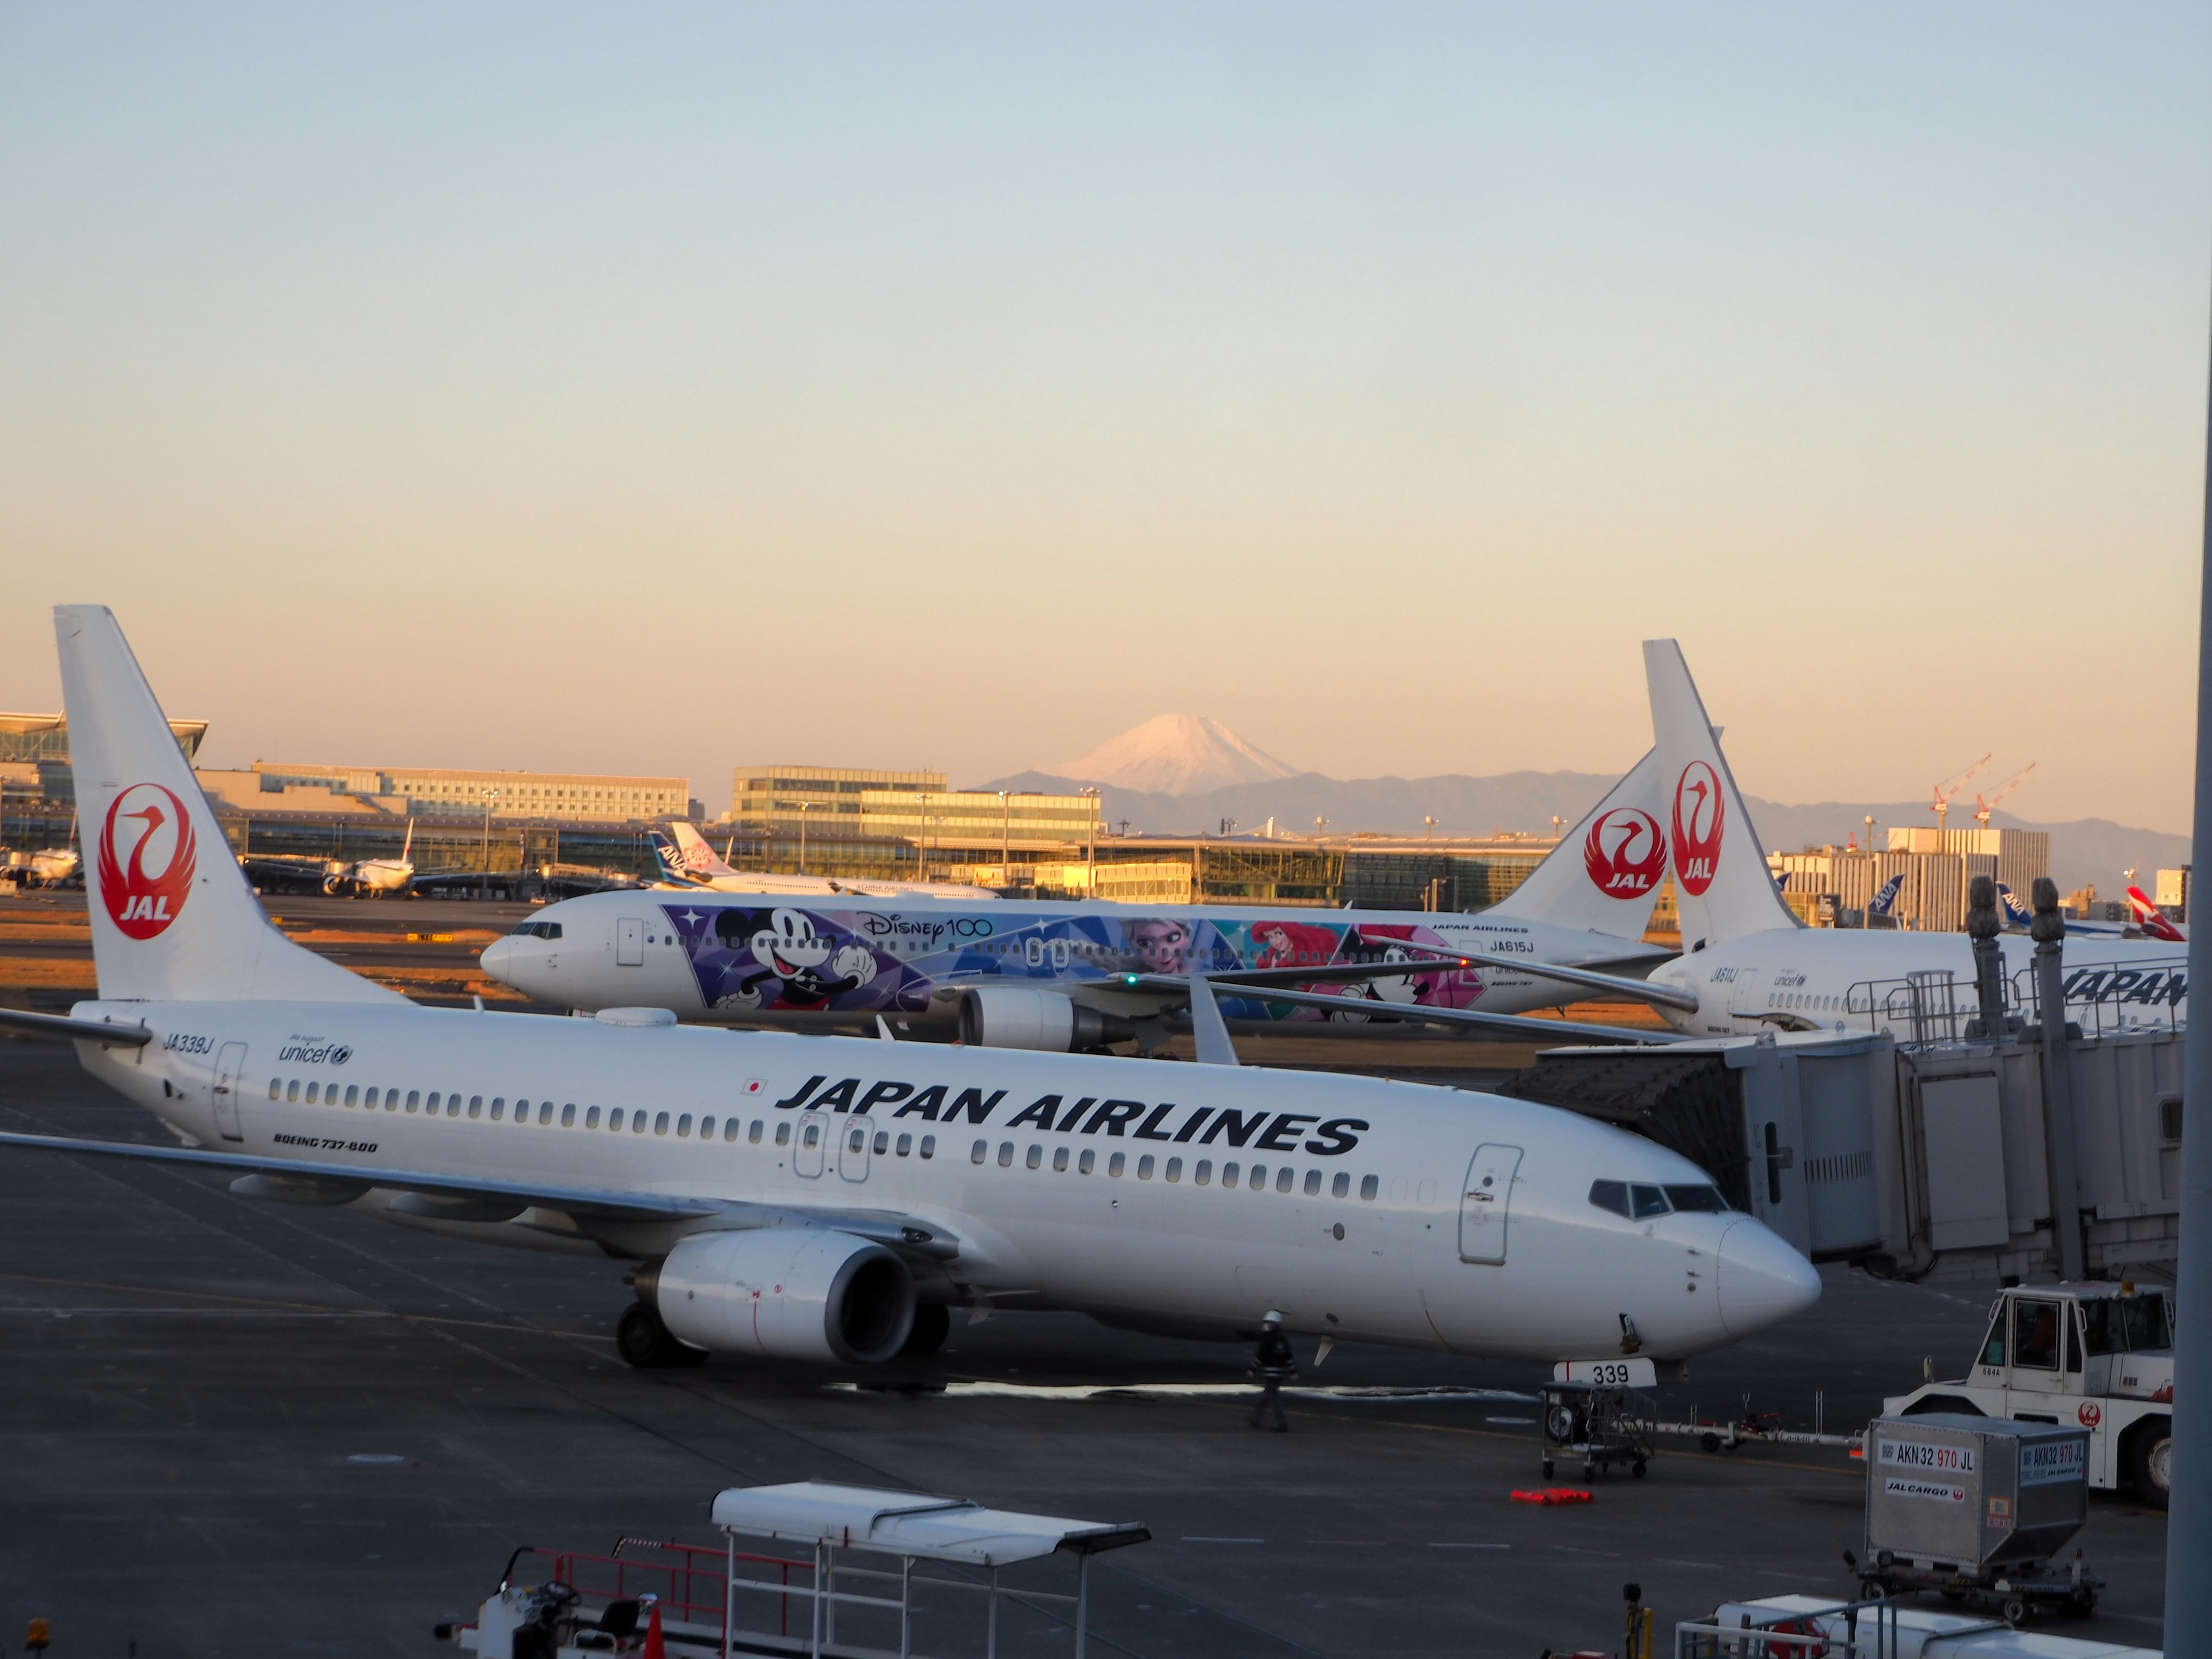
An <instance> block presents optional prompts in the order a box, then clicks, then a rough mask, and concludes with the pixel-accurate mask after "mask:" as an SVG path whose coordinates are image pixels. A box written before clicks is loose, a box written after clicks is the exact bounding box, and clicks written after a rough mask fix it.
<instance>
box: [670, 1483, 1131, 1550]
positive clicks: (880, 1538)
mask: <svg viewBox="0 0 2212 1659" xmlns="http://www.w3.org/2000/svg"><path fill="white" fill-rule="evenodd" d="M714 1524H715V1525H716V1526H718V1527H720V1528H724V1529H725V1530H726V1531H729V1532H736V1533H743V1534H746V1535H747V1536H749V1537H754V1538H774V1539H780V1540H782V1541H786V1542H788V1543H799V1544H808V1545H813V1544H830V1545H834V1546H836V1547H837V1548H839V1549H865V1550H881V1551H883V1552H884V1553H886V1554H890V1555H910V1556H914V1557H915V1558H917V1559H921V1560H925V1561H956V1562H959V1563H961V1564H963V1565H968V1566H975V1567H1000V1566H1005V1565H1008V1564H1009V1563H1012V1562H1015V1561H1032V1560H1035V1559H1036V1558H1037V1557H1039V1556H1043V1555H1050V1554H1051V1553H1053V1552H1054V1551H1055V1550H1072V1551H1073V1552H1075V1553H1079V1554H1083V1555H1090V1554H1094V1553H1097V1552H1098V1551H1100V1550H1113V1549H1120V1548H1121V1547H1123V1546H1124V1545H1127V1544H1141V1543H1143V1542H1144V1541H1146V1539H1148V1538H1150V1537H1151V1536H1152V1533H1151V1531H1150V1530H1149V1529H1148V1528H1145V1527H1142V1526H1139V1525H1138V1524H1137V1523H1136V1522H1133V1521H1125V1522H1119V1523H1115V1522H1103V1521H1071V1520H1068V1519H1067V1518H1066V1517H1065V1516H1056V1515H1024V1514H1022V1513H1021V1512H1020V1511H1018V1510H991V1509H985V1508H984V1507H983V1506H982V1505H981V1504H976V1503H972V1502H970V1501H969V1499H967V1498H939V1497H936V1496H933V1494H931V1493H928V1492H890V1491H886V1490H884V1489H882V1488H880V1487H875V1486H841V1485H839V1484H837V1483H836V1482H835V1481H829V1480H794V1481H792V1482H790V1483H789V1484H787V1485H785V1486H732V1487H731V1488H730V1489H729V1490H728V1491H727V1492H721V1493H719V1494H717V1495H716V1497H715V1498H714Z"/></svg>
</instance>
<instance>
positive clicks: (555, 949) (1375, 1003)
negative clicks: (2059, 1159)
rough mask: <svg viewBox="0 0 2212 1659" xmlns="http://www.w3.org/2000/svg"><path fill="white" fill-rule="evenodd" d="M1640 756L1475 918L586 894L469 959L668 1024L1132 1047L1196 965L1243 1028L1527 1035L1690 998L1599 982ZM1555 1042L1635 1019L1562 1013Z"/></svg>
mask: <svg viewBox="0 0 2212 1659" xmlns="http://www.w3.org/2000/svg"><path fill="white" fill-rule="evenodd" d="M1660 796H1661V791H1660V788H1659V775H1658V762H1657V759H1656V755H1647V756H1646V757H1644V760H1642V761H1641V762H1639V763H1638V764H1637V766H1636V767H1635V768H1634V769H1632V771H1631V772H1630V773H1629V774H1628V775H1627V776H1626V777H1625V778H1623V779H1622V780H1621V781H1620V783H1618V784H1616V785H1615V786H1614V787H1613V790H1612V791H1611V792H1610V793H1608V794H1607V796H1606V798H1605V799H1603V800H1602V801H1601V802H1599V804H1598V805H1596V806H1595V808H1593V809H1592V810H1591V811H1590V813H1589V816H1588V817H1585V818H1584V819H1583V822H1582V823H1580V824H1578V825H1577V826H1576V829H1575V831H1574V833H1573V834H1572V835H1571V836H1568V837H1567V839H1566V840H1565V841H1564V842H1561V843H1560V845H1559V848H1556V849H1555V850H1554V851H1553V853H1552V854H1550V855H1549V856H1548V857H1547V858H1546V860H1544V862H1543V863H1542V864H1541V866H1538V868H1537V869H1536V870H1535V872H1534V873H1533V874H1531V875H1530V877H1529V878H1528V880H1527V881H1526V882H1525V883H1523V884H1522V886H1521V887H1520V889H1519V890H1517V891H1516V892H1515V893H1514V894H1513V895H1512V896H1510V897H1509V898H1507V899H1506V900H1505V902H1504V903H1502V904H1498V905H1495V906H1493V907H1492V908H1490V909H1488V910H1486V911H1484V912H1482V913H1481V914H1480V915H1457V914H1447V915H1438V914H1432V913H1430V912H1425V911H1352V910H1334V911H1330V910H1312V909H1301V908H1287V907H1281V908H1276V907H1271V908H1251V907H1244V906H1234V905H1212V904H1208V905H1162V906H1158V907H1152V906H1137V905H1125V904H1105V903H1085V902H1074V903H1060V904H1050V903H1018V902H1013V901H1006V900H1000V901H994V902H992V903H990V904H988V905H975V904H968V903H960V902H952V901H947V900H939V899H935V898H923V897H921V896H909V897H908V898H906V899H904V900H902V902H896V903H886V904H873V905H871V904H864V903H855V902H852V900H851V899H850V898H849V897H846V898H843V899H842V900H840V901H838V902H817V903H802V902H798V901H796V900H793V901H788V902H776V901H775V900H773V899H769V900H758V901H756V902H750V903H747V902H740V901H736V900H732V899H726V898H720V897H715V898H708V897H707V896H703V895H701V894H690V895H687V896H684V898H682V899H668V900H664V901H660V902H655V903H653V904H650V905H647V904H644V903H641V902H639V900H638V899H637V898H636V897H635V896H629V895H605V896H587V897H582V898H575V899H570V900H568V901H566V902H562V903H560V904H556V905H551V906H549V907H548V908H545V909H544V910H542V911H540V912H539V913H538V915H536V916H535V917H533V918H532V919H531V920H530V921H527V922H525V923H524V924H523V925H522V926H521V927H520V928H518V929H517V930H516V931H515V932H514V933H512V934H510V935H508V936H507V938H505V939H497V940H495V941H494V942H493V943H492V944H491V945H490V946H489V947H488V948H487V949H486V950H485V951H484V953H483V967H484V971H485V972H486V973H488V974H489V975H491V976H492V977H493V978H495V979H497V980H499V981H502V982H503V983H505V984H508V985H512V986H513V987H516V988H517V989H518V990H520V991H523V992H526V993H527V994H529V995H531V996H532V997H534V998H537V999H538V1000H541V1001H545V1002H550V1003H553V1004H555V1005H556V1006H561V1007H567V1008H574V1009H578V1010H581V1011H585V1012H590V1011H592V1010H596V1009H599V1008H609V1007H625V1006H639V1005H650V1006H654V1007H662V1008H667V1009H671V1010H672V1011H673V1012H676V1013H677V1014H678V1016H679V1017H681V1018H686V1019H709V1020H735V1021H745V1022H753V1021H763V1020H764V1021H766V1022H767V1023H771V1024H773V1023H776V1022H778V1021H788V1020H799V1021H803V1020H804V1019H805V1018H806V1017H808V1016H817V1017H819V1016H825V1015H826V1016H833V1017H836V1018H842V1019H844V1020H848V1021H849V1020H850V1019H851V1018H854V1016H859V1017H860V1018H867V1017H870V1016H874V1015H888V1016H891V1017H894V1018H896V1017H901V1016H905V1017H909V1018H910V1017H915V1016H926V1015H928V1014H931V1013H932V1012H936V1013H939V1014H945V1015H950V1014H952V1013H954V1012H957V1015H958V1018H959V1020H960V1024H961V1030H962V1032H963V1036H964V1039H965V1040H966V1041H967V1042H971V1043H979V1044H983V1045H987V1046H990V1047H995V1048H1045V1049H1054V1050H1060V1051H1065V1050H1068V1049H1080V1048H1094V1047H1097V1046H1098V1045H1099V1044H1101V1043H1103V1042H1112V1041H1116V1040H1120V1039H1123V1038H1127V1037H1130V1036H1134V1037H1136V1038H1137V1040H1138V1041H1139V1043H1140V1044H1141V1045H1144V1046H1146V1047H1147V1048H1149V1047H1150V1046H1152V1044H1153V1043H1155V1042H1157V1041H1158V1037H1159V1036H1162V1035H1164V1030H1162V1029H1161V1025H1160V1022H1161V1020H1162V1018H1163V1016H1164V1013H1165V1012H1166V1011H1167V1010H1169V1009H1170V1008H1172V1007H1176V1006H1180V1005H1181V1004H1182V1003H1184V1002H1186V1001H1187V1000H1188V995H1189V988H1188V977H1187V976H1188V975H1189V974H1191V973H1194V972H1195V973H1202V974H1204V975H1207V976H1208V978H1209V980H1210V981H1212V984H1213V985H1214V987H1216V989H1217V991H1218V992H1219V993H1220V994H1222V995H1223V996H1224V998H1225V1003H1224V1012H1225V1013H1226V1014H1227V1015H1228V1016H1229V1017H1230V1018H1236V1019H1243V1020H1253V1021H1261V1020H1299V1021H1305V1022H1311V1023H1313V1024H1314V1029H1316V1030H1325V1029H1327V1027H1326V1026H1324V1025H1322V1024H1320V1022H1323V1021H1328V1022H1332V1023H1334V1024H1336V1025H1339V1026H1341V1025H1346V1024H1364V1022H1366V1021H1368V1020H1370V1019H1372V1018H1418V1019H1420V1020H1423V1021H1428V1022H1433V1023H1436V1024H1469V1025H1479V1026H1486V1027H1492V1028H1497V1027H1503V1028H1504V1029H1508V1030H1534V1031H1536V1032H1538V1033H1539V1034H1541V1035H1543V1036H1551V1037H1555V1038H1557V1037H1560V1036H1564V1035H1569V1034H1568V1033H1563V1032H1562V1030H1561V1028H1560V1026H1559V1022H1558V1021H1556V1020H1529V1019H1526V1018H1519V1016H1520V1015H1522V1013H1524V1012H1526V1011H1528V1010H1530V1009H1535V1008H1544V1007H1550V1006H1556V1005H1559V1004H1562V1003H1567V1002H1572V1001H1575V1000H1578V999H1579V998H1582V997H1585V996H1587V995H1589V992H1590V989H1591V987H1601V988H1603V989H1605V990H1606V991H1607V992H1608V993H1609V994H1613V995H1625V996H1629V997H1633V998H1636V999H1638V1000H1645V1001H1662V1002H1664V1001H1668V1000H1671V1001H1673V1002H1675V1003H1679V1004H1680V1005H1681V1006H1684V1007H1690V1006H1695V999H1693V998H1688V997H1686V996H1685V995H1684V994H1682V993H1680V992H1679V991H1676V990H1674V989H1672V988H1671V987H1652V986H1648V985H1645V984H1644V983H1643V982H1642V981H1639V980H1636V979H1632V978H1623V977H1621V975H1622V974H1623V972H1624V970H1626V971H1627V972H1630V973H1632V972H1634V971H1635V970H1637V969H1642V968H1648V967H1650V965H1652V964H1654V963H1659V962H1662V961H1664V960H1665V959H1666V958H1667V957H1668V954H1669V953H1668V951H1665V950H1663V949H1662V948H1660V947H1657V946H1654V945H1645V944H1644V942H1643V940H1642V938H1641V935H1642V933H1643V932H1644V927H1645V926H1646V925H1647V924H1648V923H1649V921H1650V916H1651V907H1652V905H1653V903H1654V902H1656V899H1657V896H1658V889H1659V884H1660V881H1661V878H1662V876H1663V874H1664V872H1665V868H1666V856H1667V843H1666V835H1665V832H1664V830H1662V829H1661V827H1660V823H1659V819H1658V817H1657V816H1656V808H1657V807H1658V806H1659V805H1660ZM1571 1035H1572V1036H1575V1037H1576V1038H1577V1040H1582V1039H1588V1038H1595V1037H1603V1036H1614V1037H1620V1036H1624V1035H1625V1036H1627V1037H1629V1038H1631V1039H1635V1040H1641V1039H1646V1038H1649V1037H1650V1036H1651V1035H1652V1033H1651V1032H1650V1031H1649V1030H1644V1031H1624V1030H1620V1029H1616V1028H1609V1027H1601V1026H1586V1025H1581V1024H1577V1025H1576V1026H1575V1027H1573V1028H1572V1030H1571Z"/></svg>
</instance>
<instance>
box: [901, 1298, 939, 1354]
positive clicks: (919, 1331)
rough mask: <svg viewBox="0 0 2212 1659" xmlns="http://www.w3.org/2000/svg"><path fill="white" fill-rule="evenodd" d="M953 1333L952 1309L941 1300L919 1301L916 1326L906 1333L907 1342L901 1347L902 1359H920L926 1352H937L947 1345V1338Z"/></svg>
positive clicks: (915, 1313)
mask: <svg viewBox="0 0 2212 1659" xmlns="http://www.w3.org/2000/svg"><path fill="white" fill-rule="evenodd" d="M951 1334H952V1311H951V1309H949V1308H947V1307H946V1306H945V1304H943V1303H941V1302H919V1303H916V1304H915V1310H914V1328H913V1329H912V1330H910V1331H908V1333H907V1334H906V1342H905V1344H904V1346H902V1347H901V1348H900V1349H899V1357H900V1358H902V1359H919V1358H922V1356H924V1355H925V1354H933V1353H935V1352H937V1351H938V1350H939V1348H941V1347H943V1346H945V1338H946V1337H948V1336H950V1335H951Z"/></svg>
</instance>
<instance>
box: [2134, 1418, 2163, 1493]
mask: <svg viewBox="0 0 2212 1659" xmlns="http://www.w3.org/2000/svg"><path fill="white" fill-rule="evenodd" d="M2128 1474H2129V1478H2130V1480H2132V1481H2133V1483H2134V1485H2135V1489H2136V1498H2138V1499H2140V1500H2141V1501H2142V1502H2143V1503H2145V1504H2149V1505H2150V1507H2151V1508H2153V1509H2154V1510H2162V1509H2164V1508H2165V1507H2166V1500H2167V1499H2168V1498H2170V1497H2171V1496H2172V1491H2173V1425H2172V1423H2171V1422H2155V1421H2154V1422H2151V1423H2148V1424H2146V1425H2143V1427H2142V1428H2140V1429H2138V1430H2137V1431H2136V1437H2135V1439H2134V1440H2133V1442H2131V1443H2130V1445H2129V1447H2128Z"/></svg>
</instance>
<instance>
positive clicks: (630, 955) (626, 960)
mask: <svg viewBox="0 0 2212 1659" xmlns="http://www.w3.org/2000/svg"><path fill="white" fill-rule="evenodd" d="M615 966H616V967H617V968H642V967H644V966H645V923H644V922H643V921H640V920H639V919H638V918H637V917H635V916H623V917H622V918H620V919H619V920H618V921H616V923H615Z"/></svg>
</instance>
